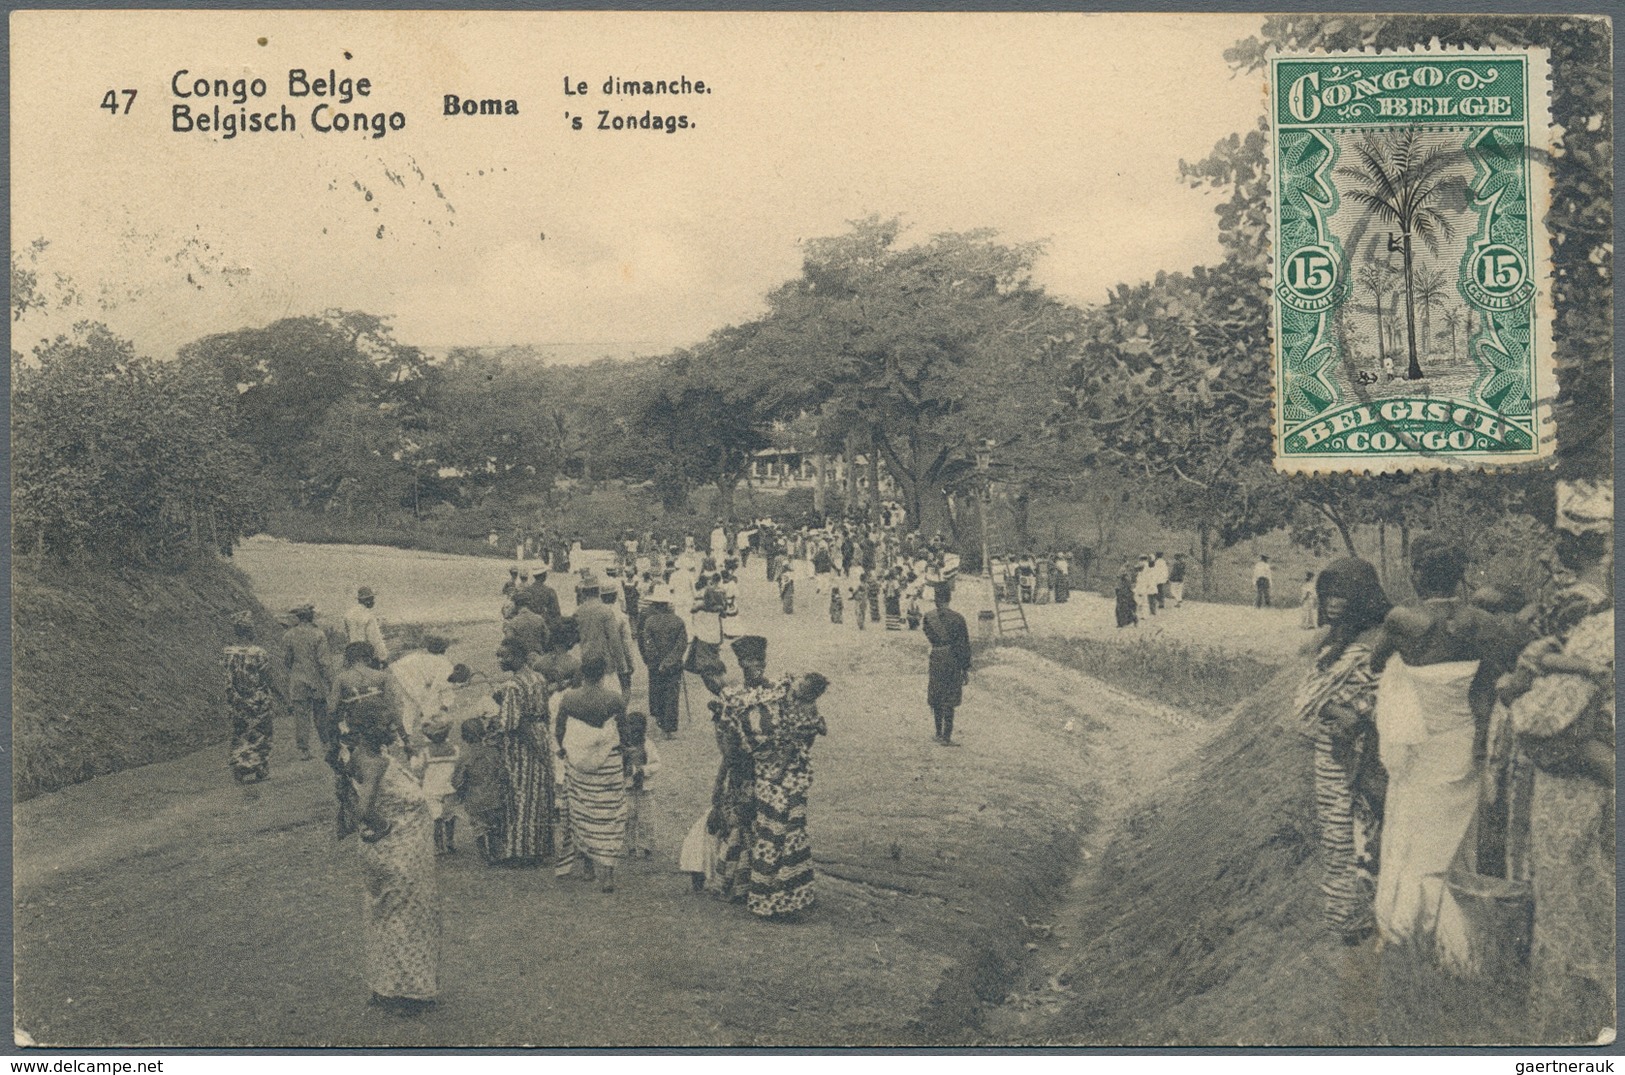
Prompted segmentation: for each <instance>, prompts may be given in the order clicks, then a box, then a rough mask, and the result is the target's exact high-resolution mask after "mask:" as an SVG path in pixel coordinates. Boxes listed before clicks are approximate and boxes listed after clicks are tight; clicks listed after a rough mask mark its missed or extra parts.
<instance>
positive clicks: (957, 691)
mask: <svg viewBox="0 0 1625 1075" xmlns="http://www.w3.org/2000/svg"><path fill="white" fill-rule="evenodd" d="M933 590H934V592H935V594H936V599H937V607H936V608H933V609H932V610H931V611H929V612H927V613H926V614H925V621H924V624H923V626H924V628H925V637H926V640H927V641H929V642H930V643H931V663H930V665H929V666H928V667H929V679H927V681H926V688H925V701H926V704H927V705H929V706H930V707H931V716H932V719H934V720H935V721H936V724H937V736H936V738H937V742H939V743H941V744H943V745H944V746H953V745H955V744H954V710H955V709H956V708H958V706H959V702H960V696H961V691H962V689H963V688H964V686H965V680H966V679H967V678H969V676H970V629H969V628H968V627H966V625H965V617H963V616H961V615H960V614H959V613H957V612H955V611H954V610H953V609H951V608H949V607H948V601H949V599H950V598H951V596H952V594H953V588H952V587H951V586H950V585H949V584H948V583H946V582H939V583H937V584H936V585H935V586H934V587H933Z"/></svg>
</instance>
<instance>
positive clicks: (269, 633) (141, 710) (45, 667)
mask: <svg viewBox="0 0 1625 1075" xmlns="http://www.w3.org/2000/svg"><path fill="white" fill-rule="evenodd" d="M12 563H13V572H12V602H13V604H12V616H13V620H12V628H13V630H12V640H13V642H12V644H13V650H12V674H13V684H12V691H13V693H12V715H13V716H12V720H13V724H12V744H13V749H14V751H15V754H14V769H13V779H14V781H15V788H16V797H17V798H18V799H19V800H22V799H27V798H30V797H32V796H34V795H38V794H39V793H40V792H43V791H52V790H55V789H57V788H60V787H63V786H66V785H68V784H74V783H77V782H79V781H81V780H88V779H89V778H91V777H93V776H97V775H99V774H102V773H111V772H116V771H118V770H120V769H125V768H128V767H130V766H132V765H144V764H147V763H149V762H154V761H162V760H165V759H168V758H174V757H178V756H179V755H181V754H184V753H186V752H187V751H189V750H195V749H196V748H198V747H199V746H202V745H204V744H206V743H211V742H217V741H220V740H221V739H223V738H225V736H226V735H227V734H229V730H230V728H229V724H228V722H227V721H226V719H225V716H224V714H223V709H224V704H225V697H224V693H225V691H224V683H223V679H222V673H221V670H220V650H221V647H222V646H224V645H225V644H227V642H228V641H229V640H230V638H231V617H232V615H233V614H234V613H235V612H237V611H239V610H241V609H245V608H246V609H252V610H254V612H255V614H256V616H257V617H258V622H259V627H260V637H261V639H262V640H263V639H268V638H275V637H276V634H275V630H276V628H275V624H274V623H273V622H272V620H271V619H270V617H269V616H268V615H267V614H266V613H265V611H264V610H263V609H262V608H261V607H260V606H259V603H258V602H257V601H256V600H255V599H254V595H253V593H252V592H251V591H250V589H249V585H248V580H247V579H245V578H244V577H243V575H242V574H241V573H240V572H238V571H237V570H236V569H235V568H233V567H231V566H230V565H228V564H225V563H221V562H216V561H208V562H204V563H198V564H195V565H193V566H192V567H191V568H189V569H188V570H185V571H182V572H179V573H174V574H170V573H162V572H137V571H124V572H114V571H111V570H106V571H102V570H95V569H88V568H85V567H82V566H75V567H72V568H68V567H63V566H61V565H59V564H55V563H52V562H48V561H41V560H35V559H22V558H19V559H16V560H14V561H13V562H12ZM222 759H223V755H222ZM222 764H223V761H222Z"/></svg>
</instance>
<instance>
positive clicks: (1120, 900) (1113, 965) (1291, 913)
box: [1042, 669, 1376, 1045]
mask: <svg viewBox="0 0 1625 1075" xmlns="http://www.w3.org/2000/svg"><path fill="white" fill-rule="evenodd" d="M1300 674H1301V673H1300V672H1299V671H1298V670H1296V669H1292V670H1288V671H1284V672H1282V673H1281V674H1279V675H1278V676H1276V677H1275V678H1274V679H1273V680H1272V681H1271V682H1270V684H1269V685H1268V686H1266V687H1265V688H1264V689H1263V690H1262V691H1260V692H1258V693H1257V694H1255V695H1253V696H1252V697H1251V698H1250V699H1249V700H1247V701H1246V702H1243V703H1242V704H1241V705H1240V706H1239V707H1238V709H1237V711H1236V712H1235V714H1234V716H1233V718H1232V721H1231V724H1230V726H1229V727H1228V728H1226V729H1225V730H1224V731H1223V732H1221V733H1220V734H1219V735H1218V736H1217V737H1216V738H1215V739H1214V741H1213V742H1212V743H1210V744H1209V745H1208V747H1207V748H1206V749H1205V750H1204V751H1203V752H1202V753H1201V754H1200V755H1198V756H1197V757H1196V758H1194V759H1192V760H1191V761H1190V762H1187V763H1186V764H1185V765H1184V766H1183V767H1182V768H1181V769H1179V770H1177V771H1176V772H1175V773H1174V774H1173V777H1174V778H1173V781H1172V782H1171V783H1170V785H1169V786H1168V787H1167V788H1165V789H1164V791H1163V793H1162V794H1161V795H1160V796H1159V797H1158V798H1155V799H1153V800H1152V801H1151V803H1150V804H1148V805H1146V806H1144V807H1142V808H1141V809H1140V810H1139V811H1138V812H1137V813H1136V814H1134V815H1133V816H1131V817H1130V818H1129V820H1128V821H1127V823H1126V824H1125V826H1124V828H1123V830H1122V832H1121V834H1120V836H1119V838H1118V839H1117V840H1116V841H1115V843H1114V844H1113V845H1112V846H1111V847H1110V849H1109V850H1108V851H1107V853H1106V855H1105V856H1104V861H1103V862H1102V863H1101V866H1100V869H1099V873H1098V875H1097V878H1096V880H1095V882H1094V885H1093V887H1092V891H1091V892H1090V893H1089V895H1088V897H1087V898H1086V900H1085V901H1084V903H1085V904H1086V906H1087V907H1088V908H1089V910H1088V912H1087V916H1088V920H1087V921H1086V922H1085V923H1084V924H1083V925H1084V927H1085V929H1086V930H1087V934H1086V935H1087V936H1089V937H1090V939H1089V940H1088V941H1087V942H1086V943H1084V944H1082V945H1081V946H1080V948H1079V950H1078V952H1077V957H1076V960H1075V961H1074V963H1073V966H1072V968H1071V976H1072V981H1073V982H1074V990H1075V993H1076V995H1077V996H1078V998H1079V999H1078V1000H1076V1001H1075V1002H1073V1003H1072V1004H1070V1005H1069V1006H1067V1007H1066V1008H1065V1009H1063V1010H1062V1011H1061V1012H1060V1013H1059V1015H1058V1017H1057V1018H1056V1019H1055V1020H1054V1021H1053V1022H1052V1023H1051V1024H1050V1025H1048V1026H1046V1027H1045V1028H1044V1029H1043V1031H1042V1036H1043V1037H1045V1038H1047V1039H1049V1040H1070V1041H1088V1042H1090V1043H1092V1044H1108V1043H1110V1044H1145V1045H1150V1044H1155V1045H1226V1044H1231V1045H1234V1044H1295V1045H1332V1044H1357V1043H1358V1044H1368V1043H1370V1042H1372V1041H1373V1040H1375V1039H1374V1034H1375V1032H1376V1027H1375V1019H1376V999H1375V997H1376V994H1375V989H1376V978H1375V959H1374V957H1373V955H1372V953H1371V950H1370V946H1369V945H1368V946H1365V947H1363V948H1360V949H1346V948H1344V947H1343V946H1342V945H1340V944H1339V943H1337V942H1336V940H1335V939H1333V938H1332V937H1331V936H1330V935H1329V934H1327V933H1326V931H1325V930H1324V929H1322V928H1321V925H1320V921H1319V915H1320V893H1319V889H1318V887H1317V882H1318V873H1317V861H1318V860H1317V856H1316V851H1315V835H1314V833H1315V828H1314V826H1315V821H1314V809H1313V798H1312V787H1311V781H1310V755H1309V747H1308V744H1307V742H1306V741H1305V740H1304V739H1302V737H1300V736H1299V735H1298V733H1297V731H1296V729H1295V728H1294V727H1293V726H1292V725H1291V723H1290V722H1289V720H1288V719H1287V713H1286V710H1287V708H1288V704H1289V703H1288V700H1289V699H1290V698H1291V695H1292V690H1293V688H1294V687H1295V686H1296V683H1297V679H1298V677H1299V675H1300Z"/></svg>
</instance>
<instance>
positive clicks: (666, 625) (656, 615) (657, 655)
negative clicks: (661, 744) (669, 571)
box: [638, 587, 688, 739]
mask: <svg viewBox="0 0 1625 1075" xmlns="http://www.w3.org/2000/svg"><path fill="white" fill-rule="evenodd" d="M671 606H672V593H671V590H669V589H667V588H665V587H662V588H660V589H658V590H656V591H655V592H654V593H652V594H650V595H649V612H648V613H647V614H646V615H645V616H644V617H643V623H642V624H641V625H639V627H638V652H639V653H641V654H642V656H643V663H644V664H645V665H647V666H648V668H649V715H650V716H651V717H653V718H654V721H655V724H656V726H658V727H659V728H660V732H661V734H662V735H664V736H665V737H666V738H667V739H670V738H671V737H672V736H673V735H675V734H676V733H677V703H678V699H679V697H680V696H681V693H682V689H683V657H684V655H685V654H686V653H687V652H688V628H687V627H684V626H683V620H682V618H681V617H680V616H678V615H677V614H676V613H675V612H673V611H672V607H671Z"/></svg>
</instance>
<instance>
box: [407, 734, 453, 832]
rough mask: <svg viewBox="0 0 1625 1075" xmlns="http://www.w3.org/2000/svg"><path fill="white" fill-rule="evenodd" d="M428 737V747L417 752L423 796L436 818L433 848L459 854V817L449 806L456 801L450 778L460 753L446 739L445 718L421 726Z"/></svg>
mask: <svg viewBox="0 0 1625 1075" xmlns="http://www.w3.org/2000/svg"><path fill="white" fill-rule="evenodd" d="M420 730H421V731H422V732H423V734H424V735H425V736H426V737H428V740H429V749H427V750H425V751H424V752H422V753H421V754H419V755H418V759H419V760H418V763H417V764H418V765H419V766H420V767H421V772H420V774H419V775H420V777H421V779H422V780H423V797H424V798H426V799H428V800H429V816H430V817H432V818H434V850H435V854H437V855H455V854H456V853H457V817H456V815H455V814H453V813H452V812H451V811H450V810H449V809H448V807H449V806H451V805H452V804H454V803H455V802H456V795H457V792H456V789H455V788H453V787H452V784H451V779H452V776H453V775H454V774H455V773H456V771H457V759H458V756H459V754H460V752H459V751H458V749H457V747H456V746H454V745H453V744H451V743H449V742H447V740H448V739H450V738H451V725H450V724H447V723H446V722H444V721H438V720H436V721H428V722H425V723H424V724H423V726H422V728H421V729H420Z"/></svg>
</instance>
